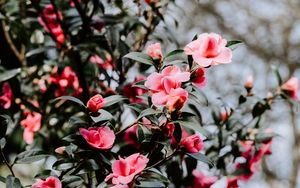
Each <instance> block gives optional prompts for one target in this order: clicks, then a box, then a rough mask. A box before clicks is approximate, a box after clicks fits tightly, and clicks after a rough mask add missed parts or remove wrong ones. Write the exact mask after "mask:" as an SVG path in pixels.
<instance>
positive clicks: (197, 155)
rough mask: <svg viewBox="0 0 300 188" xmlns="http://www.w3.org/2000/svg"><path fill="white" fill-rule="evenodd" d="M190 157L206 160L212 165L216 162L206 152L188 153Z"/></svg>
mask: <svg viewBox="0 0 300 188" xmlns="http://www.w3.org/2000/svg"><path fill="white" fill-rule="evenodd" d="M186 154H187V155H188V156H189V157H192V158H194V159H196V160H198V161H201V162H204V163H206V164H208V165H209V166H210V167H213V166H214V163H213V162H212V161H211V160H210V159H208V158H207V157H206V156H205V155H204V154H202V153H186Z"/></svg>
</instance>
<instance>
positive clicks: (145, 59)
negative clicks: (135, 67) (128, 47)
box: [124, 52, 154, 65]
mask: <svg viewBox="0 0 300 188" xmlns="http://www.w3.org/2000/svg"><path fill="white" fill-rule="evenodd" d="M124 58H128V59H131V60H134V61H137V62H139V63H144V64H147V65H154V62H153V60H152V58H151V57H150V56H149V55H147V54H143V53H141V52H130V53H129V54H127V55H125V56H124Z"/></svg>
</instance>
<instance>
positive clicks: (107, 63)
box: [90, 53, 114, 70]
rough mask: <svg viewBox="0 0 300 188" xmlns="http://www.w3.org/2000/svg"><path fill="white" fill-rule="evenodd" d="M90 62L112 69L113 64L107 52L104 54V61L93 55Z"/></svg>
mask: <svg viewBox="0 0 300 188" xmlns="http://www.w3.org/2000/svg"><path fill="white" fill-rule="evenodd" d="M90 62H92V63H94V64H96V65H98V66H99V67H100V68H102V69H106V70H107V69H113V68H114V66H113V64H112V58H111V55H109V54H108V53H107V54H106V59H105V61H104V60H103V59H102V58H101V57H100V56H98V55H93V56H91V57H90Z"/></svg>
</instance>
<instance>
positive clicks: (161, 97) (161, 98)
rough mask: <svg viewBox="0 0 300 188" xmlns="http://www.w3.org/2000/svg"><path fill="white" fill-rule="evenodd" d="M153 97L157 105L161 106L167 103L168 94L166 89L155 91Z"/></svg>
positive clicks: (153, 101)
mask: <svg viewBox="0 0 300 188" xmlns="http://www.w3.org/2000/svg"><path fill="white" fill-rule="evenodd" d="M151 99H152V103H153V104H154V105H155V106H160V105H164V104H166V103H167V99H168V95H167V94H166V93H165V92H164V91H161V92H158V93H153V94H152V97H151Z"/></svg>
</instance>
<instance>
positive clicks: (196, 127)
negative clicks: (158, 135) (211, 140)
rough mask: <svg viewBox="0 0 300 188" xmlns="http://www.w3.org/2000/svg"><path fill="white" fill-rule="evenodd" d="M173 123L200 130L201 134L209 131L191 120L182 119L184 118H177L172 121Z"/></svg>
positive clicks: (205, 134)
mask: <svg viewBox="0 0 300 188" xmlns="http://www.w3.org/2000/svg"><path fill="white" fill-rule="evenodd" d="M173 123H179V124H180V125H182V126H184V127H186V128H188V129H192V130H194V131H197V132H200V133H201V134H202V135H203V136H208V135H209V133H208V132H207V131H206V130H205V129H203V128H202V127H201V126H200V125H199V124H197V123H195V122H192V121H184V120H177V121H174V122H173Z"/></svg>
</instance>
